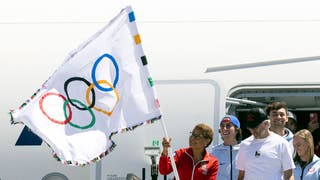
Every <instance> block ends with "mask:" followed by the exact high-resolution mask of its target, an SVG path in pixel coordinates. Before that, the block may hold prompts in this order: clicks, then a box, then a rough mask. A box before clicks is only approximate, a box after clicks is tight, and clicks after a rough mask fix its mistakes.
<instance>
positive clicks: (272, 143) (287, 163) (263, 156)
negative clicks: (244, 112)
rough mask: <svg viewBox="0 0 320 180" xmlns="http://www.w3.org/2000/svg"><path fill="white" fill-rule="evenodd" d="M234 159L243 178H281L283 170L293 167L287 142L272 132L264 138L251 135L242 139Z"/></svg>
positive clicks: (249, 179) (275, 179)
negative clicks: (242, 172)
mask: <svg viewBox="0 0 320 180" xmlns="http://www.w3.org/2000/svg"><path fill="white" fill-rule="evenodd" d="M236 161H237V162H236V166H237V169H239V170H243V171H245V177H244V179H245V180H252V179H257V180H258V179H259V180H281V179H282V178H283V172H284V171H286V170H288V169H294V168H295V165H294V162H293V159H292V153H291V150H290V147H289V143H288V142H287V141H286V140H285V139H284V138H283V137H281V136H279V135H277V134H275V133H273V132H270V135H269V136H268V137H266V138H264V139H255V138H254V137H253V136H252V135H251V136H250V137H248V138H247V139H245V140H243V141H242V142H241V144H240V148H239V152H238V156H237V159H236Z"/></svg>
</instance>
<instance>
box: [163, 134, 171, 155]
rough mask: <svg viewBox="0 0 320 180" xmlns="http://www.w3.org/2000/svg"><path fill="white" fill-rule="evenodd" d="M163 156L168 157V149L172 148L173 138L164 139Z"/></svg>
mask: <svg viewBox="0 0 320 180" xmlns="http://www.w3.org/2000/svg"><path fill="white" fill-rule="evenodd" d="M162 147H163V150H162V155H164V156H167V155H168V148H169V147H171V138H163V139H162Z"/></svg>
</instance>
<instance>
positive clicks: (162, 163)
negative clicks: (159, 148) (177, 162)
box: [159, 155, 173, 175]
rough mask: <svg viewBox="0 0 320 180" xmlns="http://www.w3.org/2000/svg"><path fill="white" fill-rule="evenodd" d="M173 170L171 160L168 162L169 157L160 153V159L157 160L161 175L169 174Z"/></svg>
mask: <svg viewBox="0 0 320 180" xmlns="http://www.w3.org/2000/svg"><path fill="white" fill-rule="evenodd" d="M172 171H173V169H172V166H171V162H170V157H169V156H165V155H161V156H160V160H159V172H160V174H162V175H167V174H170V173H171V172H172Z"/></svg>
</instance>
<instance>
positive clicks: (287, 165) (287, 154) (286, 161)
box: [281, 141, 295, 171]
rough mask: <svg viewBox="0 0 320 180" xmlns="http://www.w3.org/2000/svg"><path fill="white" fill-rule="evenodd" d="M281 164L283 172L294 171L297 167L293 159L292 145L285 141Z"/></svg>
mask: <svg viewBox="0 0 320 180" xmlns="http://www.w3.org/2000/svg"><path fill="white" fill-rule="evenodd" d="M281 160H282V161H281V162H282V168H283V171H286V170H288V169H294V168H295V165H294V162H293V159H292V151H291V149H290V144H289V143H288V142H287V141H285V142H284V143H283V145H282V155H281Z"/></svg>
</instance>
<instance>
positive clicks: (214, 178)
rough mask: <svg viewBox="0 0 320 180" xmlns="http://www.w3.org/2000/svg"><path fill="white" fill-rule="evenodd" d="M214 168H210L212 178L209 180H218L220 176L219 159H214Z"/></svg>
mask: <svg viewBox="0 0 320 180" xmlns="http://www.w3.org/2000/svg"><path fill="white" fill-rule="evenodd" d="M213 161H214V162H213V164H212V167H211V168H210V177H209V178H208V180H216V178H217V174H218V167H219V161H218V159H215V158H214V159H213Z"/></svg>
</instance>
